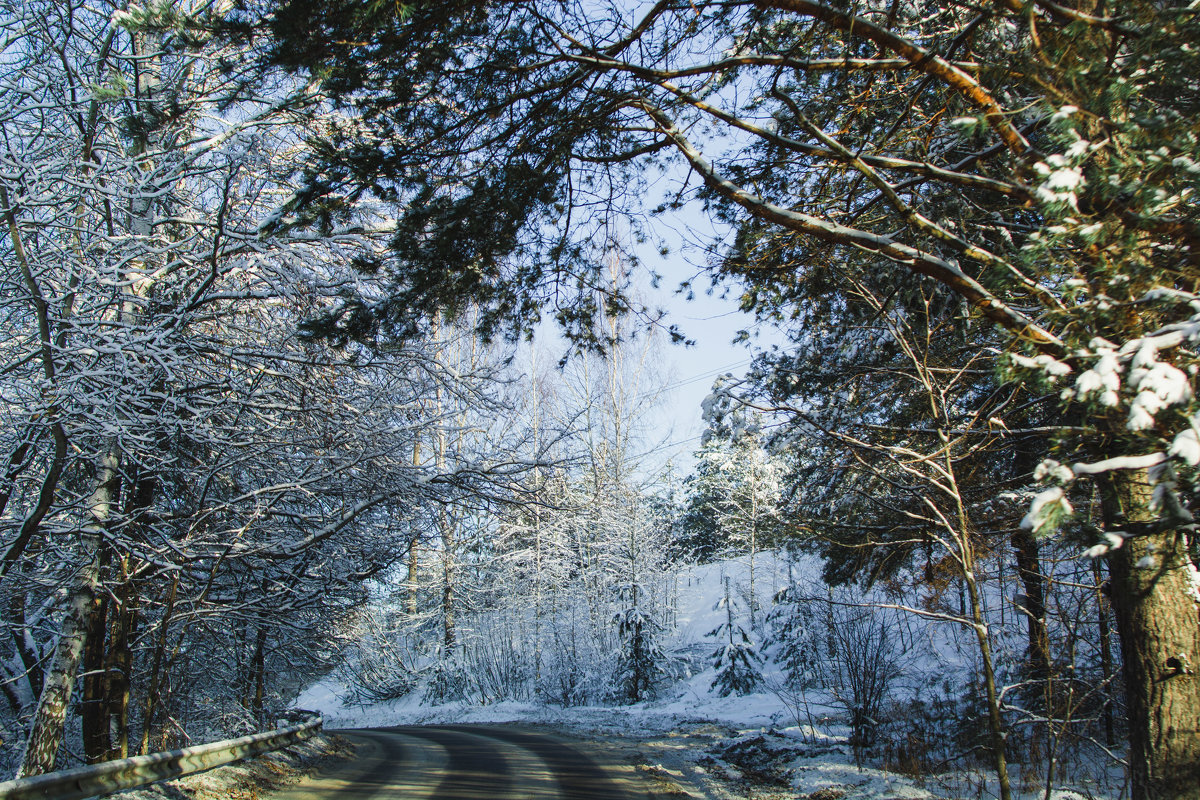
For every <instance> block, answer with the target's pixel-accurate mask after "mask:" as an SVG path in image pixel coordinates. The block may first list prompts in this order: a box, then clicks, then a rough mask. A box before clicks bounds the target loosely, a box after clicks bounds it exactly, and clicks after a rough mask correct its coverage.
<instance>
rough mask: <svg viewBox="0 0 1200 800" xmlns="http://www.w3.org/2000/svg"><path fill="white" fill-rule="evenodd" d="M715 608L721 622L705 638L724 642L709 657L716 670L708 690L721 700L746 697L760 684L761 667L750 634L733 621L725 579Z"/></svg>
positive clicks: (731, 598)
mask: <svg viewBox="0 0 1200 800" xmlns="http://www.w3.org/2000/svg"><path fill="white" fill-rule="evenodd" d="M717 608H718V609H721V608H724V609H725V622H724V623H722V624H721V625H718V626H717V627H716V628H715V629H713V630H712V631H710V632H709V633H708V635H709V636H715V637H718V638H724V639H725V641H724V642H722V643H721V645H720V646H719V647H718V648H717V649H716V650H714V651H713V654H712V658H713V667H715V668H716V670H717V676H716V677H715V678H713V682H712V688H714V689H716V690H717V691H718V692H719V693H720V695H721V696H722V697H728V696H729V695H731V694H749V693H750V692H752V691H754V690H755V689H756V688H758V685H759V684H760V683H761V682H762V673H761V672H759V669H758V667H759V665H760V664H762V656H760V655H759V654H758V649H757V648H756V647H755V646H754V641H753V640H752V639H751V638H750V634H749V633H747V632H746V629H745V628H743V627H742V626H741V624H740V623H738V622H736V621H735V618H734V614H733V611H734V608H733V597H732V595H731V593H730V591H729V578H728V577H726V578H725V596H724V598H722V599H721V600H720V601H719V602H718V603H717Z"/></svg>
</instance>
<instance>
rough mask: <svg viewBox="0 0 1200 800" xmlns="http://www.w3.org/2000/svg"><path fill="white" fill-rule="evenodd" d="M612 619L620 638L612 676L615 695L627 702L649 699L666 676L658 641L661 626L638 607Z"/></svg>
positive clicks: (664, 662) (663, 657)
mask: <svg viewBox="0 0 1200 800" xmlns="http://www.w3.org/2000/svg"><path fill="white" fill-rule="evenodd" d="M615 622H616V623H617V636H618V637H619V638H620V640H621V652H620V654H619V656H618V658H617V669H616V673H615V674H614V676H613V683H614V684H615V686H616V688H617V692H618V697H619V699H620V700H621V701H623V702H626V703H637V702H639V701H642V700H648V699H650V698H652V697H653V696H654V693H655V691H656V690H657V688H658V686H659V684H660V683H661V682H662V679H663V678H664V677H665V676H666V664H667V656H666V654H665V653H664V652H663V650H662V646H661V645H660V644H659V636H660V635H661V633H662V626H660V625H659V624H658V623H657V622H656V621H655V620H653V619H652V618H651V617H649V616H647V614H646V613H645V612H644V611H642V610H641V609H640V608H638V607H637V606H631V607H630V608H627V609H625V610H624V611H623V612H621V613H620V614H618V615H617V617H616V619H615Z"/></svg>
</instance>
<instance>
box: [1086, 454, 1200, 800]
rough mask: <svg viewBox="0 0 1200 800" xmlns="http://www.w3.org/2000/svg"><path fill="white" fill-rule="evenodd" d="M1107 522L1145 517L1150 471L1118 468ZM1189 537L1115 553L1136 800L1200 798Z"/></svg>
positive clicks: (1130, 545)
mask: <svg viewBox="0 0 1200 800" xmlns="http://www.w3.org/2000/svg"><path fill="white" fill-rule="evenodd" d="M1106 483H1107V485H1106V487H1105V489H1106V491H1105V492H1104V495H1103V510H1104V516H1105V523H1106V525H1107V526H1108V528H1109V529H1110V530H1119V529H1120V525H1121V524H1125V523H1131V522H1132V523H1136V522H1145V521H1149V520H1151V519H1153V518H1154V517H1155V514H1153V512H1151V511H1150V510H1149V505H1150V499H1151V496H1152V492H1153V484H1152V482H1151V481H1150V479H1149V477H1148V475H1147V474H1146V472H1145V471H1144V470H1138V471H1133V470H1130V471H1120V472H1116V473H1113V474H1112V476H1111V477H1110V478H1109V480H1108V481H1107V482H1106ZM1187 547H1188V542H1187V538H1186V536H1185V535H1184V534H1183V533H1181V532H1179V531H1165V532H1162V533H1156V534H1152V535H1146V536H1136V537H1133V538H1130V539H1127V540H1126V541H1125V544H1124V545H1123V546H1122V547H1121V548H1119V549H1117V550H1114V551H1113V552H1112V553H1111V554H1110V556H1109V569H1110V571H1111V575H1112V584H1111V585H1112V604H1113V609H1114V611H1115V612H1116V619H1117V632H1118V634H1119V636H1120V639H1121V654H1122V658H1123V661H1124V664H1123V669H1124V675H1125V690H1126V693H1127V696H1128V702H1129V764H1130V772H1131V778H1132V786H1133V790H1132V800H1184V799H1185V798H1190V799H1191V800H1195V798H1200V680H1197V676H1196V670H1197V668H1200V617H1198V612H1197V600H1196V596H1195V591H1196V589H1195V586H1194V584H1193V583H1192V575H1193V574H1194V573H1193V572H1192V567H1191V564H1190V561H1189V559H1188V551H1187Z"/></svg>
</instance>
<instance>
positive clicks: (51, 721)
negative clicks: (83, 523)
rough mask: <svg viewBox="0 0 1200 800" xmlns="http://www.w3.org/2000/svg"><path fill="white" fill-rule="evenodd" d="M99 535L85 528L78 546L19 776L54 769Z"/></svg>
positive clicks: (94, 581) (92, 592) (91, 595)
mask: <svg viewBox="0 0 1200 800" xmlns="http://www.w3.org/2000/svg"><path fill="white" fill-rule="evenodd" d="M99 538H100V537H99V533H98V531H95V530H88V531H84V534H83V537H82V539H83V541H82V542H81V544H80V548H79V549H80V560H81V561H83V566H82V567H80V568H79V572H78V573H77V575H76V579H75V589H74V590H73V592H72V593H71V600H70V602H69V603H68V605H67V613H66V616H65V617H64V619H63V622H62V633H61V635H60V636H59V638H58V644H57V645H56V646H55V648H54V658H53V661H52V662H51V665H50V669H49V670H48V671H47V673H46V679H45V683H44V685H43V688H42V694H41V697H40V698H39V699H38V704H37V711H35V712H34V716H33V726H32V728H31V729H30V731H29V738H28V740H26V743H25V755H24V757H23V758H22V759H21V766H20V768H18V770H17V777H18V778H20V777H25V776H29V775H41V774H42V773H44V772H52V771H53V770H54V762H55V761H56V760H57V758H58V748H59V746H60V745H61V744H62V739H63V732H64V731H63V727H64V723H65V722H66V719H67V709H68V707H69V706H70V703H71V689H72V688H73V686H74V684H75V673H76V672H77V671H78V669H79V662H80V659H81V658H82V657H83V649H84V644H85V643H86V641H87V630H88V617H89V616H90V614H91V611H92V608H93V603H94V601H95V598H96V592H97V588H98V586H99V579H100V559H99V547H98V542H99Z"/></svg>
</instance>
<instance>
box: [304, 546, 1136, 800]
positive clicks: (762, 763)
mask: <svg viewBox="0 0 1200 800" xmlns="http://www.w3.org/2000/svg"><path fill="white" fill-rule="evenodd" d="M754 572H755V592H754V600H755V602H756V603H757V613H756V615H755V617H756V618H755V624H754V625H753V626H752V625H750V622H749V606H750V601H751V596H750V594H749V584H750V565H749V563H748V560H747V559H745V558H741V559H731V560H726V561H721V562H717V563H713V564H707V565H700V566H694V567H689V568H687V569H683V570H680V571H678V572H677V573H674V574H672V575H670V576H669V580H668V584H669V585H668V586H667V589H666V591H667V593H668V595H669V596H670V598H671V601H670V604H669V605H670V609H671V611H670V614H669V620H668V621H669V623H670V624H669V625H667V626H666V629H665V631H664V632H663V634H662V640H661V645H662V648H663V650H664V651H665V653H666V654H667V655H668V656H669V664H668V673H669V674H668V675H667V676H666V677H665V678H664V680H663V681H662V683H661V685H660V687H659V691H658V693H657V695H656V696H655V697H654V698H653V699H648V700H644V701H642V702H638V703H633V704H613V703H602V704H601V703H592V704H586V705H574V706H566V707H564V706H562V705H558V704H554V703H550V702H545V701H541V700H539V699H537V698H532V699H524V700H514V699H502V700H498V701H493V702H487V703H483V702H480V700H479V698H471V697H466V698H463V699H459V700H455V701H453V702H434V701H431V700H430V699H428V697H429V692H427V691H425V689H426V688H427V685H426V684H427V683H428V681H429V680H430V679H431V677H430V675H425V676H420V677H418V679H417V680H416V682H415V684H414V688H413V689H412V691H410V692H408V693H407V694H406V695H405V696H403V697H400V698H398V699H393V700H389V701H386V702H377V703H371V704H366V705H363V704H347V703H346V702H345V700H346V698H348V697H351V696H353V695H354V694H355V693H354V691H353V690H352V689H351V687H348V686H347V685H346V682H345V680H344V679H342V678H337V677H333V676H331V677H329V678H327V679H326V680H324V681H322V682H320V683H318V684H316V685H314V686H311V687H309V688H308V689H307V690H305V691H304V692H303V693H302V694H301V695H300V696H299V697H298V698H297V701H296V705H297V706H298V707H301V708H308V709H315V710H319V711H321V712H322V713H323V714H324V715H325V718H326V720H327V725H328V727H331V728H338V727H372V726H386V725H396V724H419V723H446V722H453V723H473V722H478V723H495V722H521V723H530V724H541V725H552V726H562V727H567V728H570V729H571V730H572V731H574V732H576V733H579V732H585V733H587V734H589V735H591V736H593V737H597V738H611V739H616V740H620V741H624V742H627V743H628V742H633V743H636V745H637V747H638V751H637V752H638V754H639V755H638V758H639V760H640V761H642V762H644V764H648V765H651V766H653V765H658V766H661V767H662V768H663V769H665V770H667V772H668V773H670V774H674V775H677V776H681V777H680V780H683V777H682V776H687V775H690V776H691V783H690V784H686V785H687V786H691V787H692V788H693V789H695V787H696V786H698V785H699V786H701V789H699V790H698V791H700V792H701V793H702V794H703V793H709V794H710V795H712V796H731V797H733V796H738V795H737V792H738V791H740V790H739V789H738V787H739V786H740V787H742V788H743V789H744V788H745V787H746V786H748V785H750V784H751V783H753V784H755V785H758V786H759V789H760V790H761V789H762V788H763V786H764V785H766V786H771V785H774V786H777V787H778V788H779V789H780V790H786V791H790V792H798V793H800V794H802V795H805V794H806V795H811V796H813V797H814V798H815V800H837V798H841V797H849V798H858V797H861V798H876V797H934V796H965V795H979V796H987V795H988V794H989V793H990V790H989V788H988V787H989V786H990V785H991V783H992V781H991V779H990V777H989V771H988V765H987V762H986V761H983V760H980V759H977V758H973V757H971V756H970V753H969V752H968V751H969V749H970V747H971V746H972V744H971V742H970V741H963V742H962V746H961V750H960V752H959V753H957V754H956V753H955V752H952V751H951V750H948V749H947V746H946V745H945V743H944V742H942V743H938V741H935V740H939V741H940V740H951V741H953V740H956V739H957V740H964V737H969V736H970V734H971V732H972V730H973V731H974V733H975V734H980V733H981V732H982V729H983V723H982V719H981V717H980V713H979V708H978V706H979V704H978V703H976V702H974V698H973V697H972V691H973V686H974V685H975V684H974V681H976V680H977V674H978V663H977V662H978V655H977V653H976V652H975V650H974V648H973V640H972V637H968V636H967V635H966V633H967V631H965V630H964V629H963V627H962V626H960V625H958V624H955V623H953V622H946V621H931V620H929V619H927V618H923V617H921V616H919V615H916V614H913V613H907V612H904V611H901V610H898V609H896V608H894V606H896V605H898V604H899V603H897V598H895V597H889V596H887V595H886V593H885V592H884V591H883V590H874V591H869V592H866V593H862V592H859V593H856V594H853V595H851V594H848V593H839V592H833V591H831V590H829V589H828V588H826V587H825V586H824V585H823V584H821V583H820V581H819V579H818V576H819V574H820V564H819V562H818V561H816V560H815V559H813V558H807V557H792V558H788V557H786V556H784V555H783V554H780V553H763V554H759V556H758V557H757V559H756V562H755V569H754ZM727 586H728V587H729V592H730V600H731V604H729V605H727V604H726V602H725V598H726V587H727ZM789 586H790V587H792V590H791V601H792V602H791V605H784V604H781V603H778V602H776V601H777V600H779V599H783V600H784V601H787V600H788V598H787V596H783V597H782V598H780V591H781V590H783V589H785V588H786V587H789ZM994 600H995V602H994V603H992V605H993V606H994V607H999V605H1000V604H1001V602H1002V600H1003V598H1000V597H996V598H994ZM730 606H732V609H733V611H732V613H731V610H730ZM930 607H931V608H932V607H933V606H932V605H930ZM730 619H734V621H735V623H736V624H737V625H738V626H739V627H740V628H742V629H744V630H746V631H747V633H748V634H749V636H750V637H751V639H752V640H753V646H754V647H755V649H756V650H758V651H759V652H760V654H761V657H762V665H761V674H762V680H761V682H760V683H759V685H758V686H757V688H756V689H755V690H754V691H752V692H749V693H746V694H731V695H728V696H722V695H721V693H720V691H719V690H718V688H716V686H715V678H716V669H715V668H714V666H713V658H712V655H713V653H714V651H715V650H717V649H718V645H717V642H716V641H714V639H715V638H716V637H713V636H711V635H710V633H711V632H713V631H714V630H716V629H718V628H719V627H720V626H722V625H723V624H726V623H728V622H729V621H730ZM784 619H790V620H791V622H792V626H791V633H790V635H791V640H790V646H791V648H792V649H793V651H796V650H797V649H799V650H800V660H801V661H802V662H805V658H806V653H805V652H804V648H806V647H807V648H809V649H811V650H812V651H814V652H812V653H808V654H807V655H811V656H813V657H812V658H809V659H808V661H807V662H805V663H806V664H807V666H805V667H804V669H807V670H809V671H808V672H804V669H802V670H801V673H802V675H801V678H802V679H801V680H795V679H794V678H795V674H794V673H795V672H796V671H795V670H794V669H793V670H792V672H793V675H792V677H793V679H792V680H789V674H788V669H787V665H788V662H789V659H788V657H787V655H788V653H787V649H788V647H789V644H788V643H787V642H781V641H780V639H781V638H782V639H786V638H787V637H786V636H781V635H780V634H779V630H780V627H781V624H782V621H783V620H784ZM472 623H473V625H475V626H476V629H479V628H480V627H481V626H486V625H488V624H489V623H488V618H487V615H486V614H483V615H479V616H477V617H475V618H474V619H473V621H472ZM849 629H853V630H859V632H860V633H861V632H863V631H866V632H867V633H868V634H870V633H871V632H872V631H874V634H873V635H875V636H876V637H877V638H875V639H870V638H869V637H868V639H866V640H863V641H860V642H858V645H859V646H860V647H867V648H873V649H872V650H870V651H869V652H863V653H859V654H858V656H857V657H858V658H859V661H861V659H862V658H863V657H875V658H876V661H877V662H878V663H877V664H876V665H875V667H874V668H876V669H880V670H883V671H884V673H886V676H887V685H886V687H885V689H884V693H883V696H882V697H880V698H879V703H878V718H877V719H872V720H871V722H872V731H873V733H874V740H873V741H871V742H868V743H866V744H864V745H863V746H852V742H853V741H854V736H853V734H854V730H853V727H852V725H851V722H852V717H851V709H852V708H853V707H854V706H855V702H856V699H855V690H854V688H853V687H852V686H851V685H850V684H851V683H852V682H851V681H850V680H849V678H848V676H847V675H845V674H837V670H841V671H842V672H846V671H849V670H853V669H856V668H862V664H861V663H859V662H857V661H855V660H854V659H855V656H854V655H853V654H851V656H850V657H849V660H847V659H846V658H842V657H839V658H835V659H833V661H830V660H829V652H828V651H826V650H824V648H826V647H832V648H834V649H835V650H836V649H839V648H840V649H841V650H843V651H845V650H846V649H847V648H851V646H852V645H853V644H854V642H852V641H850V640H848V639H847V638H846V632H847V630H849ZM998 633H999V634H1000V639H1001V641H1000V644H1001V646H1004V642H1003V635H1004V632H1003V631H998ZM879 636H883V637H884V638H883V639H879V638H878V637H879ZM830 637H834V638H837V637H841V639H840V642H833V641H828V642H827V641H826V640H829V639H830ZM1013 646H1016V645H1015V644H1014V645H1013ZM793 654H794V653H793ZM822 659H824V661H823V663H822ZM794 661H795V659H793V662H794ZM868 666H869V665H868ZM344 674H346V673H343V675H344ZM430 674H432V673H430ZM934 728H942V729H943V730H933V729H934ZM935 734H936V735H935ZM956 756H957V757H956ZM1040 767H1041V764H1034V765H1030V768H1029V769H1028V770H1023V767H1022V765H1020V764H1016V765H1014V775H1015V776H1016V779H1020V778H1021V776H1022V775H1023V774H1024V772H1026V771H1027V772H1028V773H1029V775H1030V776H1032V775H1034V774H1035V773H1036V769H1040ZM1035 768H1036V769H1035ZM1068 777H1069V778H1070V779H1071V780H1073V781H1074V783H1075V785H1076V786H1077V787H1078V788H1080V789H1085V790H1086V791H1087V792H1090V793H1091V794H1092V796H1096V797H1099V796H1104V795H1106V794H1109V795H1112V796H1116V795H1117V794H1118V793H1119V791H1120V785H1121V784H1120V781H1121V779H1120V777H1119V776H1118V775H1116V774H1115V773H1114V772H1113V770H1112V769H1110V768H1107V767H1103V766H1095V765H1093V767H1092V768H1089V769H1086V770H1075V771H1074V774H1072V775H1070V776H1068ZM720 778H727V779H731V780H733V782H732V783H730V782H729V781H727V780H718V779H720ZM704 787H707V788H704ZM1019 788H1022V790H1023V791H1022V793H1023V794H1027V795H1029V796H1030V797H1032V796H1034V795H1037V796H1039V797H1042V796H1044V789H1045V787H1044V786H1042V785H1041V784H1040V782H1038V783H1036V784H1035V783H1034V781H1033V779H1032V777H1030V778H1029V779H1026V780H1024V781H1023V782H1022V786H1021V787H1019ZM721 792H724V793H726V794H720V793H721ZM730 792H732V793H733V794H729V793H730ZM713 793H717V794H713ZM1054 795H1055V796H1058V797H1062V798H1067V797H1071V796H1074V795H1072V794H1071V793H1069V792H1068V793H1063V792H1057V791H1056V792H1055V793H1054ZM756 796H759V795H756ZM789 796H792V795H789Z"/></svg>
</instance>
